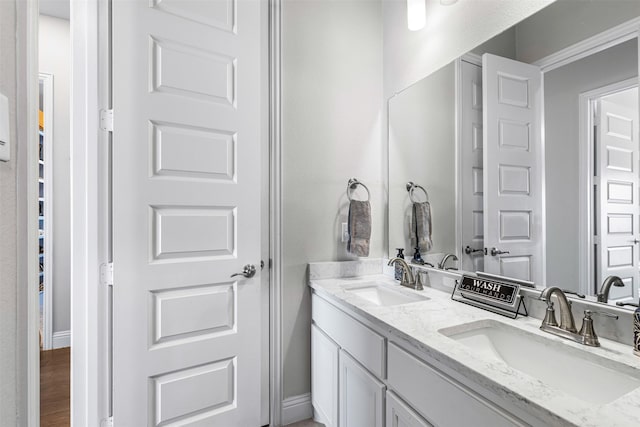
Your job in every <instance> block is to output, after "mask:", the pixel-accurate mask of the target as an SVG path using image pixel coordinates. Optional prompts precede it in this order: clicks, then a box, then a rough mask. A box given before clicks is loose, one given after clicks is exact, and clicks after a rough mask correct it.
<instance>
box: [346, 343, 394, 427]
mask: <svg viewBox="0 0 640 427" xmlns="http://www.w3.org/2000/svg"><path fill="white" fill-rule="evenodd" d="M339 366H340V374H339V375H338V377H339V379H338V381H339V384H340V388H339V391H338V396H339V397H338V398H339V399H340V405H339V408H340V410H339V411H338V412H339V414H340V415H339V416H340V427H363V426H367V427H383V426H384V392H385V386H384V384H383V383H381V382H380V381H378V379H377V378H376V377H374V376H373V375H371V374H370V373H369V372H368V371H367V370H366V369H364V368H363V367H362V366H361V365H360V364H359V363H358V362H356V361H355V360H354V359H352V358H351V356H349V354H348V353H347V352H346V351H344V350H340V356H339Z"/></svg>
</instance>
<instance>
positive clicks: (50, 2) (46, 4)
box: [40, 0, 70, 20]
mask: <svg viewBox="0 0 640 427" xmlns="http://www.w3.org/2000/svg"><path fill="white" fill-rule="evenodd" d="M69 1H70V0H40V14H41V15H49V16H54V17H56V18H62V19H67V20H68V19H69Z"/></svg>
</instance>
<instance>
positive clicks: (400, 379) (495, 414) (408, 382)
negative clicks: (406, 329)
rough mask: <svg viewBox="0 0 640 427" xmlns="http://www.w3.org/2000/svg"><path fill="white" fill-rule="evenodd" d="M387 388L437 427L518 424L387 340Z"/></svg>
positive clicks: (504, 413)
mask: <svg viewBox="0 0 640 427" xmlns="http://www.w3.org/2000/svg"><path fill="white" fill-rule="evenodd" d="M387 357H388V362H389V364H388V366H387V373H388V381H387V384H388V386H389V388H390V389H392V390H394V391H395V392H396V393H397V394H398V395H400V396H401V397H402V399H403V400H404V401H405V402H407V403H409V404H410V405H411V406H412V407H413V408H414V409H415V410H416V411H418V412H419V413H420V414H421V415H422V416H424V417H425V418H426V419H427V420H428V421H429V422H430V423H432V424H433V425H435V426H438V427H449V426H451V427H457V426H492V427H499V426H500V427H501V426H521V425H523V424H522V423H520V422H519V421H518V420H517V419H515V418H514V417H512V416H511V415H510V414H508V413H507V412H504V411H503V410H502V409H500V408H498V407H497V406H495V405H493V404H492V403H490V402H488V401H486V400H484V399H482V398H480V396H478V395H476V394H475V393H474V392H472V391H471V390H467V389H466V388H464V387H463V386H462V385H460V384H458V383H457V382H454V381H452V380H451V379H449V378H447V377H446V376H445V375H444V374H442V373H441V372H439V371H437V370H435V369H434V368H432V367H431V366H429V365H427V364H426V363H424V362H422V361H420V360H419V359H417V358H416V357H414V356H412V355H410V354H409V353H407V352H406V351H404V350H402V349H400V348H399V347H397V346H396V345H394V344H393V343H389V346H388V350H387Z"/></svg>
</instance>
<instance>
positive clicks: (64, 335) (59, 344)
mask: <svg viewBox="0 0 640 427" xmlns="http://www.w3.org/2000/svg"><path fill="white" fill-rule="evenodd" d="M52 344H53V345H52V348H54V349H56V348H63V347H71V331H59V332H54V333H53V340H52Z"/></svg>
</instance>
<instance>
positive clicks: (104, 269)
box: [100, 262, 113, 286]
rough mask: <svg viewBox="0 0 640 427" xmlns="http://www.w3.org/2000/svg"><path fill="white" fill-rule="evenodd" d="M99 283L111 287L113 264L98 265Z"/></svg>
mask: <svg viewBox="0 0 640 427" xmlns="http://www.w3.org/2000/svg"><path fill="white" fill-rule="evenodd" d="M100 282H101V283H102V284H103V285H107V286H113V263H112V262H109V263H107V264H102V265H100Z"/></svg>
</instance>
